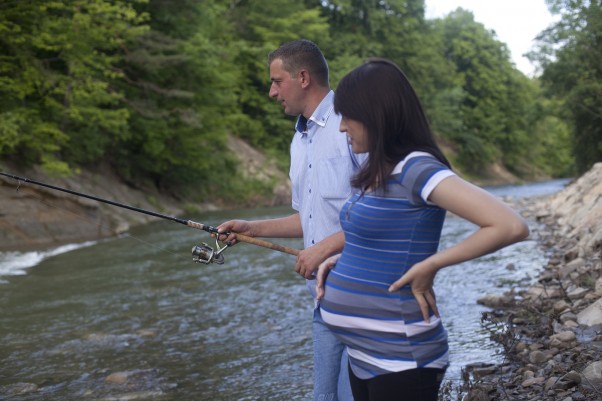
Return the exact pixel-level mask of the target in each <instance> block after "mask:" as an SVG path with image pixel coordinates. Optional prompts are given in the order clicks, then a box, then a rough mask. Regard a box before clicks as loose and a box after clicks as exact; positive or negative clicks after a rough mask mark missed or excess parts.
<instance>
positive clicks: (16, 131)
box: [0, 0, 145, 173]
mask: <svg viewBox="0 0 602 401" xmlns="http://www.w3.org/2000/svg"><path fill="white" fill-rule="evenodd" d="M137 1H141V0H137ZM132 3H133V2H125V1H111V2H109V1H106V0H66V1H60V2H59V1H48V2H30V1H23V2H12V3H8V4H5V5H2V6H1V7H2V12H1V13H0V32H2V35H1V39H0V46H1V47H2V50H3V57H2V58H1V59H0V71H1V73H2V79H0V88H1V90H2V95H3V96H2V101H1V102H2V103H1V105H2V113H1V115H0V117H1V119H2V124H1V127H2V128H0V143H1V144H2V145H0V152H1V153H0V154H6V153H7V152H11V153H12V152H14V153H13V154H17V155H19V156H21V157H20V160H19V161H20V162H25V163H41V164H42V166H43V167H45V168H46V169H48V170H53V171H60V172H63V173H65V172H67V171H68V164H67V163H69V162H71V161H75V162H79V161H91V160H96V159H97V158H98V157H100V156H102V155H103V154H104V152H105V150H106V148H107V145H108V144H109V143H110V142H111V140H112V138H114V137H115V136H119V135H121V134H123V133H124V131H125V129H126V127H127V119H128V111H127V110H126V109H125V108H124V107H122V105H121V104H120V103H119V100H120V98H121V93H119V92H117V91H115V90H114V88H113V87H112V86H111V83H112V82H113V81H114V80H115V79H117V78H118V77H119V73H118V72H116V71H115V69H114V65H115V63H116V62H117V61H118V60H119V50H120V48H121V46H122V45H123V44H124V43H126V42H128V41H130V40H132V39H133V38H135V37H136V36H138V35H140V34H142V33H143V32H144V30H145V26H144V25H143V22H144V18H145V16H144V15H140V14H137V13H136V12H135V11H134V9H133V8H132ZM67 144H68V146H67Z"/></svg>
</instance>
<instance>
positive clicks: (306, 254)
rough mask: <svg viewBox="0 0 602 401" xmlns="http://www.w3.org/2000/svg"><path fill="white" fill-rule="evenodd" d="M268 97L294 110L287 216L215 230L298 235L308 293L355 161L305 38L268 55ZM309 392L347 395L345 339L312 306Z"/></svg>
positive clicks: (335, 233)
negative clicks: (311, 380)
mask: <svg viewBox="0 0 602 401" xmlns="http://www.w3.org/2000/svg"><path fill="white" fill-rule="evenodd" d="M268 63H269V67H270V80H271V82H272V84H271V86H270V92H269V94H270V97H272V98H274V99H276V100H277V101H278V102H280V104H281V105H282V107H283V108H284V112H285V113H286V114H288V115H294V116H298V119H297V123H296V127H295V129H296V132H295V135H294V137H293V140H292V143H291V167H290V172H289V176H290V179H291V184H292V207H293V209H294V210H296V211H297V213H294V214H292V215H290V216H286V217H281V218H276V219H267V220H255V221H242V220H233V221H228V222H225V223H223V224H221V225H220V226H219V227H218V229H219V231H220V232H223V233H226V232H230V233H231V234H229V235H228V237H227V238H225V237H224V236H221V237H220V239H222V240H227V241H233V240H235V234H233V233H240V234H244V235H248V236H252V237H271V238H300V237H303V241H304V250H302V251H301V253H300V254H299V256H298V257H297V261H296V264H295V271H296V272H297V273H299V274H300V275H301V276H303V277H304V278H306V279H307V281H308V282H307V284H308V288H309V290H310V292H311V294H312V295H313V297H314V299H315V284H314V283H315V282H314V281H311V280H312V279H313V278H314V273H315V272H316V271H317V269H318V266H319V264H320V263H321V262H322V261H324V260H325V259H326V258H327V257H328V256H331V255H333V254H336V253H339V252H340V251H341V250H342V248H343V243H344V238H343V233H342V232H341V226H340V223H339V211H340V208H341V206H342V205H343V203H344V202H345V200H346V199H347V198H348V197H349V196H350V195H351V193H352V188H351V185H350V179H351V177H352V176H353V174H354V173H355V171H356V170H357V169H358V168H359V165H360V160H358V159H357V157H356V156H355V155H354V154H353V152H351V148H350V146H349V144H348V143H347V137H346V136H345V135H343V134H341V133H340V132H339V124H340V116H338V115H337V114H335V113H334V110H333V98H334V92H333V91H332V90H331V89H330V86H329V82H328V65H327V63H326V60H325V58H324V55H323V54H322V52H321V51H320V49H319V48H318V46H316V44H314V43H313V42H310V41H308V40H296V41H293V42H289V43H286V44H284V45H282V46H281V47H279V48H278V49H276V50H275V51H273V52H272V53H270V55H269V56H268ZM362 160H363V159H362ZM313 342H314V399H315V400H316V401H333V400H340V401H347V400H353V397H352V395H351V390H350V386H349V377H348V368H347V356H346V353H345V352H344V346H343V345H342V344H341V343H340V341H338V340H337V339H336V337H335V336H334V335H333V334H332V333H331V332H330V331H329V330H328V328H326V326H325V325H324V323H323V321H322V318H321V316H320V312H319V309H315V310H314V319H313Z"/></svg>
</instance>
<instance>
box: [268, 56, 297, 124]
mask: <svg viewBox="0 0 602 401" xmlns="http://www.w3.org/2000/svg"><path fill="white" fill-rule="evenodd" d="M270 80H271V81H272V85H271V86H270V97H273V98H274V99H276V100H277V101H279V102H280V104H281V105H282V107H283V108H284V112H285V113H286V114H288V115H291V116H298V115H299V114H303V110H304V106H305V105H304V104H303V103H304V100H303V90H302V87H301V84H302V82H301V74H297V76H296V77H292V76H291V74H289V73H288V72H287V71H286V70H285V69H284V67H283V65H282V60H281V59H279V58H277V59H275V60H274V61H272V64H270Z"/></svg>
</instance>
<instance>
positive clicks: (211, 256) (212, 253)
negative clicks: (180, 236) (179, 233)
mask: <svg viewBox="0 0 602 401" xmlns="http://www.w3.org/2000/svg"><path fill="white" fill-rule="evenodd" d="M215 246H216V247H217V251H216V250H214V249H213V248H212V247H210V246H209V245H207V244H206V243H204V242H202V243H201V245H195V246H193V247H192V261H193V262H196V263H204V264H206V265H208V264H209V263H217V264H218V265H223V264H224V255H222V252H223V251H224V250H225V249H226V248H227V247H228V245H225V246H223V247H220V246H219V244H218V243H217V240H216V241H215Z"/></svg>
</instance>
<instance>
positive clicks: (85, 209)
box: [0, 137, 519, 251]
mask: <svg viewBox="0 0 602 401" xmlns="http://www.w3.org/2000/svg"><path fill="white" fill-rule="evenodd" d="M228 147H229V148H230V150H231V151H232V153H233V154H234V155H236V157H237V158H238V160H239V173H240V174H242V175H243V176H247V177H250V178H253V179H258V180H264V181H268V182H270V181H275V182H278V183H279V184H278V185H277V186H276V187H275V188H274V191H273V192H272V193H271V194H270V196H269V197H265V196H264V197H261V196H257V197H253V199H251V200H250V201H249V202H250V205H251V206H253V205H256V206H279V205H288V204H290V182H289V179H288V174H287V173H286V172H283V171H281V170H279V169H278V168H277V166H276V164H275V163H273V162H272V161H271V160H269V159H268V158H267V157H266V156H265V155H264V154H262V153H261V152H259V151H258V150H256V149H254V148H253V147H251V146H249V145H248V144H247V143H245V142H244V141H242V140H240V139H236V138H234V137H231V138H230V139H229V142H228ZM1 170H2V171H4V172H8V173H10V174H13V175H16V176H20V177H25V178H28V179H31V180H35V181H39V182H43V183H47V184H51V185H54V186H58V187H61V188H66V189H69V190H72V191H77V192H81V193H85V194H89V195H93V196H96V197H99V198H103V199H107V200H111V201H114V202H119V203H123V204H126V205H130V206H134V207H137V208H142V209H146V210H150V211H154V212H158V213H161V214H165V215H169V216H176V217H179V216H182V215H183V214H184V213H185V210H188V209H190V208H192V209H197V210H216V209H218V208H228V207H232V205H230V206H228V205H219V206H218V205H216V204H213V203H212V202H211V200H207V201H206V202H202V203H198V204H193V205H192V206H191V205H190V204H189V203H187V202H185V201H182V200H177V199H175V198H174V197H172V196H170V195H169V194H165V193H160V192H158V191H157V189H156V188H152V187H146V188H133V187H131V186H129V185H127V184H126V183H125V182H124V181H123V180H121V179H120V178H119V177H118V176H117V175H115V174H114V172H112V171H111V170H110V169H109V168H107V167H104V168H99V169H98V170H96V171H81V172H80V173H79V174H77V175H74V176H73V177H70V178H61V179H57V178H52V177H49V176H47V175H46V174H44V173H43V172H42V171H41V170H40V169H37V168H33V169H28V170H22V171H19V170H15V169H14V167H13V168H11V167H10V166H3V168H2V169H1ZM475 182H476V183H478V184H480V185H499V184H511V183H517V182H519V180H518V179H517V178H516V177H514V176H512V175H511V174H509V173H508V172H506V171H505V170H504V169H503V168H501V167H499V166H492V167H491V168H490V170H489V171H488V172H487V174H486V177H485V178H483V179H482V180H481V181H478V180H475ZM0 199H1V200H2V211H1V213H0V251H7V250H26V249H44V248H48V247H52V246H55V245H58V244H63V243H69V242H81V241H87V240H96V239H100V238H104V237H108V236H113V235H118V234H120V233H123V232H126V231H127V230H129V229H130V228H131V227H133V226H136V225H139V224H144V223H148V222H150V221H153V220H155V219H156V217H152V216H148V215H145V214H141V213H136V212H133V211H130V210H127V209H122V208H119V207H115V206H111V205H107V204H103V203H100V202H97V201H94V200H90V199H87V198H83V197H78V196H74V195H71V194H68V193H64V192H60V191H56V190H53V189H47V188H44V187H41V186H36V185H33V184H28V183H19V182H17V181H16V180H14V179H11V178H6V177H0ZM182 217H183V218H185V216H182Z"/></svg>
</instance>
